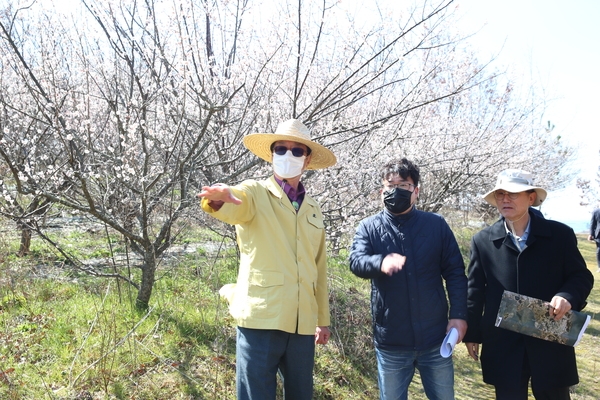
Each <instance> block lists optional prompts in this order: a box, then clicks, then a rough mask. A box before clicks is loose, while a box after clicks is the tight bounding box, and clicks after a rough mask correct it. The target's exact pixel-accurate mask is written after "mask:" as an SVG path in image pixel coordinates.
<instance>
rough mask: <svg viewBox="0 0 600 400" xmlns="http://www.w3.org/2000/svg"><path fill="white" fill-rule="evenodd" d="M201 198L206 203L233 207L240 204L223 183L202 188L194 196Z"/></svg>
mask: <svg viewBox="0 0 600 400" xmlns="http://www.w3.org/2000/svg"><path fill="white" fill-rule="evenodd" d="M196 196H197V197H203V198H205V199H207V200H208V201H211V202H212V201H215V202H222V203H232V204H235V205H240V204H242V201H241V200H240V199H238V198H237V197H235V196H234V195H233V193H231V189H230V188H229V186H227V185H226V184H224V183H215V184H214V185H212V186H202V191H201V192H200V193H198V194H197V195H196Z"/></svg>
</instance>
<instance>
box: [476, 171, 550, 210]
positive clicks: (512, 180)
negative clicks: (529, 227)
mask: <svg viewBox="0 0 600 400" xmlns="http://www.w3.org/2000/svg"><path fill="white" fill-rule="evenodd" d="M496 190H505V191H507V192H510V193H520V192H526V191H528V190H535V192H536V193H537V196H536V199H535V201H534V202H533V204H532V205H533V206H535V207H537V206H539V205H540V204H542V202H543V201H544V200H546V195H547V193H546V191H545V190H544V189H542V188H541V187H539V186H535V185H534V184H533V176H532V175H531V173H529V172H527V171H523V170H520V169H506V170H504V171H502V172H500V174H498V180H497V181H496V186H494V188H493V189H492V190H491V191H489V192H487V193H486V194H485V195H483V199H484V200H485V201H487V202H488V203H490V204H491V205H493V206H495V207H497V205H496V199H495V198H494V192H495V191H496Z"/></svg>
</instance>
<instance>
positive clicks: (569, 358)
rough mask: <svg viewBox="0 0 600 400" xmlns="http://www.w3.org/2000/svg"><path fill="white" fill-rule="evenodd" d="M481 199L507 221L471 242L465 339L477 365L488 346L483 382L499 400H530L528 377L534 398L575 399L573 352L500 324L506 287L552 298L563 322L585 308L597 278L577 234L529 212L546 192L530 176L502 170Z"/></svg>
mask: <svg viewBox="0 0 600 400" xmlns="http://www.w3.org/2000/svg"><path fill="white" fill-rule="evenodd" d="M483 198H484V199H485V200H486V201H487V202H488V203H490V204H491V205H493V206H496V207H497V208H498V211H499V212H500V214H501V215H502V218H501V219H500V220H499V221H497V222H496V223H495V224H493V225H492V226H489V227H487V228H485V229H484V230H482V231H481V232H479V233H477V234H476V235H475V236H474V237H473V239H472V241H471V256H470V258H471V259H470V263H469V267H468V279H469V284H468V303H467V307H468V329H467V334H466V335H465V337H464V339H463V341H464V342H465V344H466V346H467V350H468V352H469V355H470V356H471V357H472V358H473V359H474V360H478V359H479V357H478V356H479V354H478V353H479V344H482V351H481V369H482V372H483V380H484V382H486V383H488V384H491V385H494V388H495V393H496V399H499V400H526V399H527V398H528V397H527V393H528V387H529V382H530V380H531V388H532V391H533V395H534V397H535V398H536V399H547V400H567V399H570V394H569V387H570V386H573V385H575V384H577V383H578V382H579V377H578V375H577V364H576V360H575V351H574V348H573V347H572V346H567V345H563V344H558V343H554V342H551V341H547V340H543V339H537V338H534V337H531V336H525V335H522V334H520V333H516V332H512V331H509V330H506V329H502V328H499V327H496V326H495V322H496V316H497V314H498V308H499V306H500V300H501V297H502V294H503V292H504V290H508V291H511V292H515V293H519V294H523V295H526V296H530V297H535V298H538V299H542V300H544V301H547V302H548V303H550V305H551V313H552V314H551V315H552V316H553V317H554V319H555V320H556V321H558V320H560V319H561V318H562V317H563V316H564V315H565V313H566V312H567V311H569V310H571V309H573V310H578V311H579V310H581V309H582V308H583V307H585V305H586V299H587V296H588V295H589V293H590V291H591V289H592V286H593V284H594V277H593V275H592V273H591V272H590V271H589V270H588V269H587V266H586V264H585V261H584V260H583V257H582V256H581V253H580V252H579V250H578V248H577V238H576V237H575V234H574V232H573V230H572V229H571V228H569V227H568V226H567V225H564V224H562V223H560V222H556V221H551V220H547V219H545V218H544V217H543V216H541V215H540V213H539V212H534V211H533V209H531V207H532V206H539V205H540V204H542V202H543V201H544V200H545V199H546V191H545V190H544V189H542V188H541V187H539V186H536V185H534V184H533V179H532V175H531V174H530V173H529V172H527V171H522V170H515V169H510V170H505V171H502V172H501V173H500V174H499V175H498V180H497V182H496V186H495V187H494V189H492V190H491V191H490V192H488V193H486V194H485V195H484V197H483Z"/></svg>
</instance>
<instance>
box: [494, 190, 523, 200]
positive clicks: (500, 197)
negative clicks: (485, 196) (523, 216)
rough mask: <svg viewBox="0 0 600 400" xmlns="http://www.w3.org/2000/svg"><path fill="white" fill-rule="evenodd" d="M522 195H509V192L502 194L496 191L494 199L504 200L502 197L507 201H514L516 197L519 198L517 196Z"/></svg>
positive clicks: (502, 192) (500, 191)
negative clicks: (505, 197)
mask: <svg viewBox="0 0 600 400" xmlns="http://www.w3.org/2000/svg"><path fill="white" fill-rule="evenodd" d="M521 193H523V192H518V193H511V192H504V191H502V190H496V191H495V192H494V198H495V199H496V200H504V196H508V198H509V199H511V200H516V199H517V197H519V195H520V194H521Z"/></svg>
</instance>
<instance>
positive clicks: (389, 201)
mask: <svg viewBox="0 0 600 400" xmlns="http://www.w3.org/2000/svg"><path fill="white" fill-rule="evenodd" d="M411 196H412V192H410V191H408V190H406V189H400V188H394V189H392V190H388V191H385V192H383V204H385V208H387V209H388V211H389V212H391V213H392V214H402V213H403V212H404V211H406V210H408V209H409V208H410V206H411V204H410V198H411Z"/></svg>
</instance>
